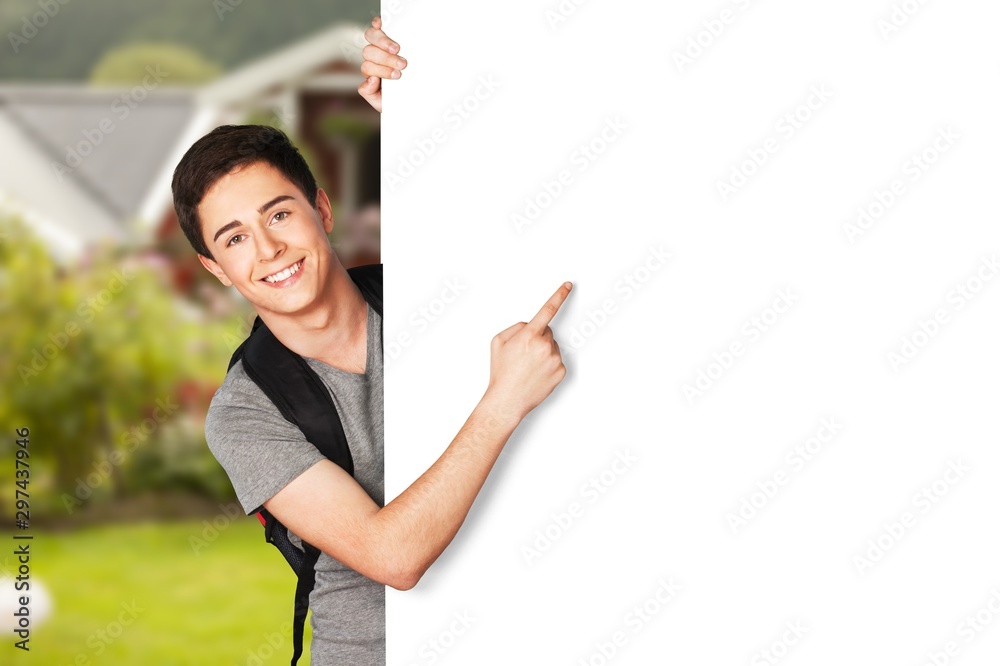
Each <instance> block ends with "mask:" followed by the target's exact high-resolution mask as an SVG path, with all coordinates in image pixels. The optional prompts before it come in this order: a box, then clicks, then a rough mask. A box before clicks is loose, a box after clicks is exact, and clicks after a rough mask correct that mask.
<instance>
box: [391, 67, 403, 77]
mask: <svg viewBox="0 0 1000 666" xmlns="http://www.w3.org/2000/svg"><path fill="white" fill-rule="evenodd" d="M401 73H402V72H400V71H399V70H398V69H394V70H392V78H394V79H398V78H399V76H400V74H401Z"/></svg>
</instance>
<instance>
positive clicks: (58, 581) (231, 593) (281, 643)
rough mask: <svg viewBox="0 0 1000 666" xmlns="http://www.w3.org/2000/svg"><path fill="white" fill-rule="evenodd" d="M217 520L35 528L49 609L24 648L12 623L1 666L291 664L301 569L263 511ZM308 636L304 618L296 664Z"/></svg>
mask: <svg viewBox="0 0 1000 666" xmlns="http://www.w3.org/2000/svg"><path fill="white" fill-rule="evenodd" d="M218 523H219V526H220V527H222V529H221V530H215V528H213V527H211V525H210V524H209V523H208V522H202V521H187V522H175V523H138V524H129V525H114V526H105V527H96V528H89V529H86V530H80V531H75V532H66V533H57V534H40V533H39V534H36V535H35V538H34V540H33V541H32V542H31V574H30V575H31V577H32V580H40V581H42V582H43V583H44V584H45V586H46V587H47V588H48V590H49V592H50V594H51V596H52V597H53V612H52V614H51V616H50V617H49V618H48V619H47V620H46V621H44V622H43V623H41V624H40V625H38V626H33V627H32V631H31V641H30V643H29V645H30V647H31V650H30V652H27V653H25V652H23V651H22V650H18V649H15V648H14V647H13V645H12V644H13V642H14V640H15V639H14V638H11V636H12V634H9V633H8V631H9V630H8V629H6V627H7V626H8V625H7V622H6V621H5V622H4V623H3V624H4V627H5V629H4V634H5V636H4V638H3V642H4V643H6V644H5V645H2V647H0V654H2V655H11V654H12V653H13V659H12V660H8V658H7V656H4V657H3V658H0V662H3V663H4V664H12V665H17V664H29V663H30V664H45V665H46V666H91V665H96V664H100V665H101V666H104V665H106V664H107V665H114V664H123V665H124V664H128V665H129V666H134V665H135V664H144V665H145V664H148V665H150V666H173V665H177V666H192V665H198V664H205V665H206V666H207V665H211V666H220V665H225V666H230V665H234V666H235V665H239V666H244V665H247V666H252V665H255V666H262V665H263V664H287V663H288V661H289V660H290V658H291V642H292V641H291V618H292V597H293V593H294V589H295V578H294V575H293V574H292V571H291V569H290V568H289V567H288V565H287V564H286V563H285V561H284V559H283V558H282V557H281V555H280V554H279V553H278V551H277V549H275V548H274V547H273V546H271V545H270V544H267V543H265V542H264V534H263V529H262V528H261V526H260V523H258V522H257V520H256V519H254V518H247V517H242V516H241V517H238V518H236V520H235V521H234V522H232V523H229V522H228V519H227V520H223V519H222V517H220V518H219V519H218ZM0 538H2V539H3V540H4V541H5V542H6V543H7V544H12V543H14V541H13V540H12V539H11V538H10V536H9V535H6V536H5V535H0ZM20 543H23V542H20ZM12 550H13V548H8V547H7V546H4V547H3V548H2V551H0V552H4V553H7V552H11V551H12ZM196 550H197V552H196ZM4 564H5V565H6V566H5V569H6V570H7V572H8V573H10V572H11V571H13V570H14V568H15V567H16V563H15V561H14V559H13V558H10V557H9V556H8V559H6V561H5V562H4ZM5 587H7V586H6V585H5ZM0 593H2V594H4V595H9V594H10V593H11V591H10V589H9V588H8V589H6V590H3V591H2V592H0ZM309 635H310V632H309V628H308V623H307V628H306V639H305V644H306V651H305V654H304V655H303V657H302V659H300V661H299V663H300V664H308V663H309V656H308V655H309V647H308V646H309Z"/></svg>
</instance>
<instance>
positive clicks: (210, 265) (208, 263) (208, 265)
mask: <svg viewBox="0 0 1000 666" xmlns="http://www.w3.org/2000/svg"><path fill="white" fill-rule="evenodd" d="M198 261H200V262H201V265H202V266H204V267H205V270H206V271H208V272H209V273H211V274H212V275H214V276H215V277H217V278H219V282H221V283H222V284H224V285H226V286H227V287H232V286H233V281H232V280H230V279H229V278H228V277H226V274H225V273H224V272H222V267H221V266H219V264H217V263H215V261H214V260H213V259H209V258H208V257H206V256H205V255H203V254H199V255H198Z"/></svg>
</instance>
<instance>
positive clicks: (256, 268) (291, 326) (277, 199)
mask: <svg viewBox="0 0 1000 666" xmlns="http://www.w3.org/2000/svg"><path fill="white" fill-rule="evenodd" d="M373 28H374V29H376V30H377V28H375V27H374V26H373ZM379 32H380V31H379ZM383 36H384V35H383ZM376 38H378V36H376ZM386 39H387V38H386ZM369 41H372V36H371V31H370V32H369ZM384 44H385V43H384V42H382V45H383V46H384ZM379 48H380V50H381V46H380V47H379ZM397 50H398V47H397ZM366 57H367V56H366ZM404 66H405V65H404ZM375 76H376V77H377V76H379V74H377V73H376V74H375ZM369 83H370V80H369V82H366V83H365V84H362V86H363V87H364V86H368V85H369ZM370 88H371V86H369V89H368V90H367V91H363V92H365V93H367V95H374V94H375V93H376V92H377V91H375V90H371V89H370ZM367 95H366V96H367ZM379 96H380V93H379ZM369 99H370V100H371V98H370V97H369ZM173 192H174V204H175V208H176V210H177V215H178V219H179V221H180V224H181V227H182V228H183V230H184V233H185V235H186V236H187V238H188V240H189V241H190V242H191V244H192V246H193V247H194V249H195V251H196V252H197V253H198V256H199V259H200V260H201V263H202V265H204V266H205V268H206V269H207V270H208V271H210V272H211V273H212V274H213V275H215V276H216V277H217V278H218V279H219V280H220V281H221V282H222V283H223V284H224V285H226V286H231V287H234V288H235V289H236V290H237V291H239V292H240V293H241V294H242V295H243V296H244V297H245V298H246V299H247V300H248V301H250V302H251V303H252V304H253V306H254V308H255V309H256V311H257V313H258V315H259V316H260V318H261V320H262V321H263V323H264V324H265V325H266V326H267V328H268V329H269V330H270V331H271V332H272V333H273V334H274V336H275V337H276V338H277V340H278V341H280V342H281V343H282V344H283V345H284V346H285V347H287V348H288V349H289V350H291V351H292V352H294V353H295V354H298V355H299V356H301V357H302V358H303V359H305V361H306V362H307V363H308V365H309V366H310V367H311V368H312V369H313V370H314V371H315V372H316V373H317V374H318V375H319V377H320V378H321V379H322V381H323V383H324V384H325V385H326V387H327V388H328V389H329V391H330V393H331V395H332V397H333V401H334V404H335V406H336V408H337V411H338V414H339V415H340V419H341V422H342V424H343V427H344V432H345V435H346V436H347V440H348V442H349V447H350V450H351V454H352V456H353V459H354V463H355V464H354V467H355V469H354V476H351V475H350V474H348V473H347V472H346V471H345V470H343V469H341V468H340V467H338V466H337V465H336V464H335V463H333V462H332V461H330V460H328V459H327V458H325V457H324V456H323V455H322V454H321V453H320V452H319V451H318V450H317V449H316V447H315V446H313V444H311V443H310V442H309V441H307V440H306V438H305V436H304V435H303V434H302V432H301V431H300V430H299V429H298V428H297V427H296V426H294V425H293V424H291V423H290V422H289V421H287V420H285V419H284V418H283V417H282V415H281V413H280V412H279V411H278V409H277V408H276V407H275V405H274V404H273V403H272V402H271V401H270V400H269V399H268V398H267V396H266V395H265V394H264V393H263V391H262V390H261V389H260V388H259V387H258V386H257V385H256V384H255V383H254V382H253V381H252V380H251V379H250V378H249V377H248V376H247V374H246V372H245V371H244V369H243V366H242V364H240V363H236V364H235V365H233V367H232V368H231V369H230V371H229V372H228V374H227V375H226V378H225V380H224V382H223V384H222V386H221V387H220V388H219V390H218V391H217V392H216V394H215V396H214V398H213V400H212V404H211V407H210V409H209V413H208V418H207V421H206V426H205V432H206V438H207V440H208V444H209V447H210V448H211V450H212V453H213V454H214V455H215V456H216V458H217V459H218V460H219V462H220V463H221V464H222V466H223V467H224V468H225V470H226V472H227V474H228V475H229V477H230V479H231V481H232V483H233V487H234V488H235V490H236V493H237V496H238V497H239V500H240V503H241V504H242V506H243V508H244V509H245V510H246V512H247V513H248V514H251V513H254V512H255V511H257V510H258V509H260V508H264V509H266V510H267V511H269V512H270V513H271V514H272V515H273V516H274V517H275V518H277V519H278V520H279V521H280V522H281V523H282V524H283V525H285V526H287V527H288V529H289V531H290V532H292V533H293V534H294V535H297V536H298V537H299V538H301V539H302V540H303V541H306V542H308V543H311V544H313V545H314V546H316V547H317V548H319V549H320V550H321V551H322V554H321V556H320V559H319V561H318V562H317V564H316V583H315V587H314V589H313V592H312V594H311V596H310V609H311V611H312V627H313V640H312V663H313V664H332V663H345V664H352V665H355V666H364V665H367V664H372V665H375V664H378V665H382V664H384V663H385V588H384V586H385V585H390V586H392V587H394V588H396V589H399V590H408V589H410V588H412V587H413V586H414V585H416V583H417V581H418V580H419V579H420V578H421V576H422V575H423V573H424V572H425V571H426V570H427V568H428V567H430V565H431V564H432V563H433V562H434V561H435V560H436V559H437V557H438V556H439V555H440V554H441V552H442V551H443V550H444V548H445V547H446V546H447V545H448V544H449V543H450V542H451V540H452V539H453V538H454V536H455V534H456V532H457V531H458V528H459V527H460V526H461V525H462V522H463V521H464V519H465V517H466V515H467V514H468V511H469V508H470V507H471V505H472V502H473V500H474V499H475V497H476V495H477V494H478V493H479V490H480V489H481V488H482V485H483V483H484V481H485V479H486V476H487V475H488V474H489V472H490V470H491V469H492V467H493V464H494V462H495V461H496V459H497V457H498V456H499V454H500V451H501V450H502V449H503V446H504V444H505V443H506V442H507V440H508V438H509V437H510V435H511V433H512V432H513V431H514V429H515V428H516V427H517V425H518V424H519V423H520V421H521V420H522V419H523V418H524V417H525V416H526V415H527V414H528V413H529V412H530V411H531V410H532V409H534V408H535V407H536V406H537V405H538V404H540V403H541V402H542V401H543V400H544V399H545V398H546V397H547V396H548V395H549V394H550V393H551V392H552V391H553V390H554V389H555V387H556V385H557V384H558V383H559V382H560V381H562V378H563V377H564V376H565V373H566V369H565V366H564V365H563V363H562V359H561V356H560V353H559V346H558V345H557V344H556V342H555V340H554V339H553V336H552V331H551V329H550V328H549V326H548V324H549V322H550V321H551V320H552V318H553V317H554V316H555V314H556V313H557V311H558V310H559V307H560V306H561V305H562V303H563V302H564V301H565V299H566V297H567V296H568V295H569V291H570V289H571V287H572V285H571V284H570V283H568V282H567V283H564V284H563V285H562V286H560V287H559V289H558V290H556V292H555V294H553V295H552V297H551V298H550V299H549V300H548V301H547V302H546V303H545V305H544V306H543V307H542V309H541V310H540V311H539V312H538V313H537V314H536V315H535V316H534V318H533V319H531V321H529V322H527V323H525V322H519V323H517V324H514V325H513V326H511V327H509V328H507V329H505V330H504V331H501V332H500V333H499V334H497V335H496V336H495V337H494V338H493V340H492V343H491V348H490V380H489V384H488V386H487V388H486V391H485V392H484V394H483V396H482V398H481V399H480V401H479V403H478V405H477V406H476V408H475V409H474V410H473V411H472V414H471V415H470V416H469V418H468V420H466V422H465V424H464V425H463V426H462V428H461V429H460V431H459V432H458V434H457V435H456V437H455V439H454V440H453V441H452V442H451V444H449V445H448V447H447V448H446V449H445V451H444V453H443V454H442V455H441V457H440V458H438V460H437V461H436V462H435V463H434V464H433V465H432V466H431V467H430V468H429V469H428V470H427V471H425V472H424V473H423V474H422V475H421V476H420V477H419V478H418V479H417V480H416V481H414V482H413V484H412V485H410V486H409V487H408V488H407V489H406V490H404V491H403V492H402V493H401V494H400V495H399V496H398V497H397V498H396V499H394V500H393V501H391V502H389V503H388V504H385V505H384V506H383V504H384V498H383V423H382V419H383V413H382V346H381V338H382V336H381V326H382V320H381V317H380V316H379V315H378V313H376V312H375V311H374V310H373V309H372V308H371V306H370V305H368V303H367V302H366V300H365V298H364V296H363V295H362V293H361V292H360V290H359V289H358V287H357V286H356V285H355V283H354V282H353V281H352V279H351V277H350V276H349V275H348V273H347V271H346V270H345V269H344V267H343V266H342V265H341V263H340V261H339V260H338V258H337V256H336V254H335V253H334V252H333V249H332V248H331V246H330V242H329V239H328V237H327V234H328V233H330V231H331V230H332V229H333V225H334V220H333V215H332V212H331V206H330V200H329V198H328V197H327V195H326V193H325V192H324V191H323V190H322V189H319V188H317V187H316V183H315V180H314V179H313V176H312V174H311V173H309V169H308V167H307V166H306V164H305V162H304V161H303V160H302V158H301V156H300V155H299V153H298V151H297V150H296V149H295V148H294V146H292V145H291V143H289V141H288V139H287V137H285V135H284V134H282V133H281V132H279V131H278V130H275V129H273V128H268V127H261V126H224V127H220V128H217V129H216V130H214V131H212V132H211V133H209V134H208V135H206V136H205V137H203V138H202V139H200V140H199V141H197V142H196V143H195V144H194V145H193V146H192V147H191V148H190V149H189V150H188V152H187V153H186V154H185V155H184V157H183V158H182V160H181V161H180V163H179V164H178V166H177V168H176V170H175V172H174V180H173Z"/></svg>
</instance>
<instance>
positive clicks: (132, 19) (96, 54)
mask: <svg viewBox="0 0 1000 666" xmlns="http://www.w3.org/2000/svg"><path fill="white" fill-rule="evenodd" d="M53 5H54V6H55V7H57V11H55V13H54V14H53V15H52V16H51V17H46V20H45V21H44V24H43V25H42V27H41V28H36V26H35V25H34V24H32V22H31V17H32V16H33V15H34V14H36V13H37V12H39V11H40V9H39V3H38V0H3V2H0V34H3V35H5V36H6V35H8V34H9V33H13V34H15V35H17V36H18V37H19V38H21V39H24V38H25V37H24V36H27V43H23V44H22V43H18V47H17V51H16V52H12V45H11V44H7V49H8V51H7V53H6V54H5V55H4V57H3V58H0V79H7V80H11V79H18V80H41V79H47V80H55V81H83V80H86V79H87V77H88V75H89V74H90V72H91V70H92V69H93V68H94V65H95V64H96V63H97V62H98V61H99V60H100V59H101V57H102V56H103V55H104V54H105V53H106V52H107V51H109V50H111V49H115V48H116V47H119V46H122V45H124V44H132V43H136V42H172V43H174V44H180V45H183V46H186V47H189V48H190V49H192V50H193V51H195V52H196V53H201V54H203V55H204V57H205V58H206V59H207V60H208V61H210V62H216V63H219V64H220V65H221V66H222V67H223V68H224V69H225V70H227V71H228V70H231V69H233V68H234V67H236V66H238V65H240V64H244V63H246V62H248V61H249V60H252V59H255V58H259V57H261V56H264V55H266V54H268V53H270V52H273V51H277V50H280V49H282V48H284V47H287V46H288V45H289V44H293V43H295V42H297V41H299V40H300V39H302V38H304V37H307V36H309V35H311V34H313V33H315V32H317V31H319V30H323V29H324V28H326V27H328V26H330V25H332V24H334V23H337V22H339V21H350V22H353V23H357V24H361V25H365V24H367V23H368V22H369V21H370V20H371V18H372V17H373V16H375V15H376V14H377V13H378V11H379V4H378V3H377V2H373V1H372V0H364V1H362V2H358V1H357V0H325V1H324V2H314V1H313V0H283V1H282V2H269V1H268V0H171V1H170V2H162V1H160V0H87V1H86V2H67V3H61V2H59V3H53ZM38 22H39V23H42V21H41V20H39V21H38ZM22 34H23V35H24V36H22ZM5 41H9V37H8V39H6V40H5Z"/></svg>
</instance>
